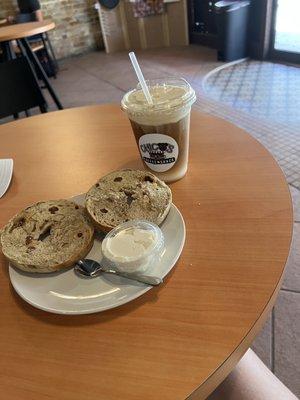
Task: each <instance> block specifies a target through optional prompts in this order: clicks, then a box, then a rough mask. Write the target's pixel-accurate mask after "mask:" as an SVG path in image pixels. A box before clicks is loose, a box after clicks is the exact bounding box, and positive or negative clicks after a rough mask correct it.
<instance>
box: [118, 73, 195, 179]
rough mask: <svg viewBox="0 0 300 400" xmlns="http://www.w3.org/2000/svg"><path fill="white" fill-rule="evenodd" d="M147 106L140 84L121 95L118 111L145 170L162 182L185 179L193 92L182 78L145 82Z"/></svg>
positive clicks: (193, 99)
mask: <svg viewBox="0 0 300 400" xmlns="http://www.w3.org/2000/svg"><path fill="white" fill-rule="evenodd" d="M146 82H147V85H148V87H149V91H150V94H151V98H152V104H149V103H148V101H147V99H146V97H145V95H144V93H143V91H142V90H141V87H140V85H138V86H137V87H136V88H135V89H133V90H131V91H129V92H128V93H126V94H125V96H124V97H123V100H122V103H121V104H122V109H123V110H124V111H126V113H127V115H128V118H129V120H130V123H131V126H132V130H133V133H134V136H135V140H136V143H137V146H138V149H139V151H140V155H141V158H142V161H143V163H144V165H145V167H146V168H147V169H149V170H151V171H152V172H153V173H154V174H155V175H157V176H158V177H159V178H160V179H162V180H164V181H165V182H173V181H176V180H178V179H181V178H183V177H184V176H185V174H186V172H187V169H188V156H189V129H190V113H191V106H192V104H193V103H194V102H195V100H196V95H195V91H194V90H193V88H192V87H191V86H190V84H189V83H188V82H187V81H186V80H185V79H182V78H161V79H155V80H149V81H146Z"/></svg>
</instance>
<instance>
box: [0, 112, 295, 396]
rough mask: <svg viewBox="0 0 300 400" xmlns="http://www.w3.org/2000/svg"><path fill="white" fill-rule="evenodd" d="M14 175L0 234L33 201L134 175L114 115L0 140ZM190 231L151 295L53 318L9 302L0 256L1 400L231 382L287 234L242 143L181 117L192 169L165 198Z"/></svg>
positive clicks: (271, 175)
mask: <svg viewBox="0 0 300 400" xmlns="http://www.w3.org/2000/svg"><path fill="white" fill-rule="evenodd" d="M0 141H1V146H0V158H10V157H11V158H13V159H14V162H15V166H14V176H13V181H12V185H11V187H10V189H9V191H8V192H7V193H6V195H5V196H4V197H3V198H2V199H1V200H0V226H3V225H4V224H5V223H6V222H7V221H8V219H9V218H10V217H12V216H13V215H14V214H15V213H16V212H18V211H19V210H21V209H22V208H23V207H24V206H27V205H29V204H31V203H33V202H35V201H38V200H41V199H50V198H54V199H55V198H61V197H65V198H68V197H70V196H72V195H75V194H77V193H81V192H84V191H86V190H87V189H89V187H90V186H91V185H92V184H93V183H94V182H95V181H96V180H97V179H98V178H99V177H100V176H102V175H103V174H106V173H108V172H109V171H112V170H115V169H120V168H124V167H141V162H140V160H139V155H138V151H137V148H136V145H135V142H134V139H133V135H132V133H131V129H130V125H129V123H128V120H127V118H126V116H125V115H123V114H122V112H121V111H120V108H119V106H115V105H103V106H92V107H84V108H78V109H69V110H64V111H59V112H54V113H49V114H44V115H40V116H37V117H33V118H28V119H24V120H19V121H16V122H13V123H9V124H7V125H3V126H0ZM171 187H172V191H173V196H174V203H175V204H176V205H177V206H178V207H179V209H180V210H181V212H182V214H183V216H184V218H185V221H186V227H187V239H186V244H185V247H184V250H183V253H182V256H181V258H180V260H179V262H178V263H177V265H176V267H175V268H174V269H173V270H172V272H171V273H170V274H169V276H168V277H167V279H166V280H165V282H164V284H163V285H162V286H161V287H158V288H154V289H152V290H150V291H149V292H147V293H146V294H145V295H143V296H142V297H140V298H138V299H136V300H134V301H132V302H130V303H128V304H126V305H123V306H121V307H119V308H115V309H112V310H108V311H105V312H102V313H98V314H92V315H81V316H62V315H55V314H49V313H46V312H43V311H40V310H37V309H35V308H33V307H31V306H30V305H28V304H27V303H25V302H24V301H23V300H21V299H20V298H19V296H18V295H17V294H16V293H14V291H13V289H12V287H11V285H10V283H9V279H8V273H7V262H6V261H5V260H4V258H3V256H2V254H1V256H0V263H1V275H0V291H1V296H0V305H1V313H0V322H1V330H0V350H1V357H0V371H1V374H0V380H1V391H2V393H5V399H6V400H16V399H22V400H43V399H45V400H46V399H47V400H49V399H59V400H64V399H72V400H82V399H85V400H100V399H103V400H120V399H123V400H124V399H136V400H140V399H143V400H147V399H149V400H150V399H151V400H153V399H163V400H183V399H186V398H189V399H204V398H205V397H206V395H208V393H210V392H211V391H212V390H213V389H214V388H215V387H216V386H217V385H218V384H219V383H220V382H221V381H222V380H223V379H224V378H225V377H226V376H227V375H228V373H229V372H230V371H231V370H232V369H233V368H234V366H235V364H236V363H237V361H238V360H239V359H240V357H241V356H242V355H243V353H244V352H245V351H246V350H247V349H248V348H249V346H250V345H251V342H252V340H253V338H254V337H255V335H256V334H257V333H258V331H259V330H260V328H261V326H262V324H263V322H264V321H265V320H266V318H267V316H268V314H269V312H270V310H271V308H272V306H273V304H274V302H275V299H276V296H277V292H278V289H279V286H280V283H281V278H282V274H283V271H284V266H285V262H286V259H287V256H288V252H289V247H290V241H291V233H292V206H291V200H290V195H289V190H288V187H287V184H286V181H285V178H284V176H283V174H282V172H281V170H280V168H279V167H278V165H277V164H276V162H275V161H274V159H273V158H272V156H271V155H270V153H268V152H267V150H265V149H264V148H263V147H262V146H261V145H260V144H259V143H258V142H257V141H256V140H255V139H253V138H252V137H251V136H249V135H248V134H246V133H245V132H244V131H242V130H241V129H239V128H237V127H235V126H233V125H231V124H230V123H228V122H225V121H223V120H221V119H217V118H214V117H211V116H207V115H202V114H200V113H198V112H196V111H194V112H193V113H192V120H191V145H190V167H189V171H188V174H187V176H186V177H185V178H184V179H182V180H180V181H178V182H176V183H174V184H172V185H171Z"/></svg>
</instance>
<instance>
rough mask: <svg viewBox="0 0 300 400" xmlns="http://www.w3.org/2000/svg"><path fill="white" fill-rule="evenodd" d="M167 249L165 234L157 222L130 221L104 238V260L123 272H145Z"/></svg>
mask: <svg viewBox="0 0 300 400" xmlns="http://www.w3.org/2000/svg"><path fill="white" fill-rule="evenodd" d="M163 248H164V237H163V233H162V231H161V230H160V228H159V227H158V226H157V225H155V224H152V223H151V222H149V221H142V220H135V221H129V222H125V223H124V224H121V225H119V226H117V227H116V228H115V229H113V230H112V231H111V232H110V233H108V234H107V236H106V237H105V238H104V240H103V242H102V254H103V260H102V262H103V263H104V264H103V265H107V266H108V267H110V268H116V269H118V270H120V271H121V272H127V273H134V272H144V271H145V270H147V269H148V268H151V265H152V264H153V263H154V261H155V260H156V262H157V261H158V260H159V257H160V255H161V253H162V251H163Z"/></svg>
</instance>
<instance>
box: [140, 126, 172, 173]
mask: <svg viewBox="0 0 300 400" xmlns="http://www.w3.org/2000/svg"><path fill="white" fill-rule="evenodd" d="M139 149H140V153H141V156H142V159H143V160H144V162H145V163H146V165H147V166H148V167H149V168H150V169H152V170H153V171H156V172H164V171H168V170H169V169H171V168H172V167H173V166H174V164H175V163H176V161H177V158H178V144H177V142H176V141H175V140H174V139H173V138H172V137H170V136H167V135H161V134H158V133H151V134H148V135H143V136H141V137H140V140H139Z"/></svg>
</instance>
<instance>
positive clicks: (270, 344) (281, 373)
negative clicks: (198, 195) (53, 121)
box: [51, 46, 300, 400]
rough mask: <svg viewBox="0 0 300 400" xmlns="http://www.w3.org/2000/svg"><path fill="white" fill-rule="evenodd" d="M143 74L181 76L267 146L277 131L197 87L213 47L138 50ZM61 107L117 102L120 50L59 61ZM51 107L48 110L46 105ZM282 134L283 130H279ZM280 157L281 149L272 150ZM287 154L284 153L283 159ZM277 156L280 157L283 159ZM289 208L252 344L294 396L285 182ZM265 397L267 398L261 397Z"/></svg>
mask: <svg viewBox="0 0 300 400" xmlns="http://www.w3.org/2000/svg"><path fill="white" fill-rule="evenodd" d="M138 56H139V60H140V62H141V65H142V67H143V70H144V73H145V76H146V78H153V77H160V76H165V75H181V76H183V77H185V78H186V79H187V80H188V81H189V82H190V83H191V84H192V85H193V86H194V88H195V90H196V92H197V96H198V100H197V104H196V107H198V108H200V109H201V110H202V111H206V112H209V113H212V114H215V115H218V116H220V117H223V118H225V119H228V120H230V121H232V122H234V123H235V124H237V125H239V126H241V127H243V128H244V129H246V130H247V131H248V132H249V133H251V134H253V135H254V136H256V137H259V138H260V140H261V141H262V142H263V143H265V144H267V145H269V146H271V144H272V142H273V141H274V140H277V139H276V136H274V135H273V133H274V132H276V134H279V133H280V130H279V129H278V126H277V125H276V124H275V125H274V122H268V121H260V120H258V119H257V118H253V116H251V114H249V113H248V112H247V110H246V111H241V110H237V109H234V108H233V107H232V106H230V105H226V104H225V105H224V104H222V103H220V102H216V101H214V100H212V99H209V98H207V96H206V95H205V94H204V93H203V90H202V80H203V77H204V76H205V75H206V74H207V73H208V72H209V71H212V70H213V69H214V68H215V67H217V66H220V65H221V63H220V62H217V61H216V54H215V51H213V50H210V49H207V48H203V47H199V46H190V47H186V48H176V49H167V50H166V49H163V50H151V51H144V52H138ZM52 82H53V84H54V86H55V88H56V90H57V92H58V94H59V96H60V98H61V100H62V102H63V104H64V106H65V107H74V106H80V105H86V104H96V103H109V102H117V103H119V102H120V99H121V97H122V96H123V93H124V91H126V90H127V89H128V88H131V87H132V86H133V85H135V84H136V78H135V76H134V73H133V71H132V69H131V67H130V65H129V62H128V55H127V54H126V53H118V54H115V55H106V54H104V53H103V52H93V53H89V54H86V55H84V56H81V57H76V58H72V59H69V60H65V61H64V62H62V64H61V71H60V73H59V76H58V79H57V80H53V81H52ZM51 109H54V107H53V106H51ZM282 134H283V132H282ZM275 155H276V156H277V157H278V156H283V154H281V153H278V154H275ZM292 156H293V154H290V153H287V154H284V157H285V158H289V157H292ZM284 157H283V158H284ZM290 189H291V193H292V197H293V202H294V207H295V225H294V228H295V232H294V244H293V250H292V252H291V256H290V258H289V262H288V267H287V272H286V276H285V280H284V283H283V287H282V290H281V292H280V295H279V298H278V301H277V303H276V307H275V308H274V311H273V314H272V316H270V318H269V320H268V321H267V323H266V325H265V327H264V328H263V330H262V332H261V333H260V335H259V336H258V337H257V339H256V340H255V342H254V345H253V348H254V349H255V351H256V352H257V353H258V355H259V356H260V357H261V358H262V359H263V361H264V362H265V363H266V364H267V365H268V366H269V367H270V368H271V369H272V370H273V371H274V372H275V373H276V375H277V376H278V377H279V378H280V379H281V380H282V381H283V382H284V383H285V384H286V385H287V386H288V387H289V388H290V389H291V390H292V391H293V392H294V393H295V394H297V395H298V396H300V379H299V376H300V343H299V338H300V335H299V334H300V252H299V248H300V191H299V190H298V189H297V188H296V187H293V186H290ZM266 400H269V399H266Z"/></svg>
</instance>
